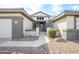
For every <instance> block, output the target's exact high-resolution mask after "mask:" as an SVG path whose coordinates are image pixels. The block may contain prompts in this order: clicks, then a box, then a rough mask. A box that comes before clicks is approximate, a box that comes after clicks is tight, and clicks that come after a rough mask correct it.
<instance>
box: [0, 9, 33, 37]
mask: <svg viewBox="0 0 79 59" xmlns="http://www.w3.org/2000/svg"><path fill="white" fill-rule="evenodd" d="M33 22H34V20H33V19H32V17H31V16H29V14H28V13H27V12H26V11H25V10H24V9H23V8H2V9H0V38H10V39H17V38H22V37H24V36H25V35H26V32H25V31H26V30H32V26H33V25H32V24H33Z"/></svg>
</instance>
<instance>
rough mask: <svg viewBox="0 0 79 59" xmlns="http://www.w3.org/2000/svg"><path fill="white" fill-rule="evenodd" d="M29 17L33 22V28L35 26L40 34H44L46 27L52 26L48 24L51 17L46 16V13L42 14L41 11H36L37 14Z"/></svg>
mask: <svg viewBox="0 0 79 59" xmlns="http://www.w3.org/2000/svg"><path fill="white" fill-rule="evenodd" d="M31 17H32V18H33V19H34V21H35V26H36V25H37V26H38V27H39V31H40V32H45V31H46V28H47V27H48V26H52V24H50V23H49V20H50V17H51V16H50V15H48V14H47V13H44V12H42V11H38V12H36V13H34V14H32V15H31ZM35 28H36V27H35Z"/></svg>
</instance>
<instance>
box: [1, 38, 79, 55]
mask: <svg viewBox="0 0 79 59" xmlns="http://www.w3.org/2000/svg"><path fill="white" fill-rule="evenodd" d="M78 53H79V42H78V41H66V42H55V41H53V39H51V40H50V41H49V42H48V43H46V44H43V45H41V46H39V47H0V54H78Z"/></svg>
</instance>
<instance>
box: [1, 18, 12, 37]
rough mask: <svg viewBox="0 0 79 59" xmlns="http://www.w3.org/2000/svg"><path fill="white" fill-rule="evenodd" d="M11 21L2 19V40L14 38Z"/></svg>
mask: <svg viewBox="0 0 79 59" xmlns="http://www.w3.org/2000/svg"><path fill="white" fill-rule="evenodd" d="M11 23H12V22H11V19H0V38H11V37H12V24H11Z"/></svg>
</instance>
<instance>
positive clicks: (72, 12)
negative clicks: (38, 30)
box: [51, 10, 79, 22]
mask: <svg viewBox="0 0 79 59" xmlns="http://www.w3.org/2000/svg"><path fill="white" fill-rule="evenodd" d="M72 15H79V10H65V11H63V12H62V13H60V14H59V15H57V16H56V17H54V18H52V20H51V21H53V22H54V21H56V20H58V19H59V18H61V17H63V16H72Z"/></svg>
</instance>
